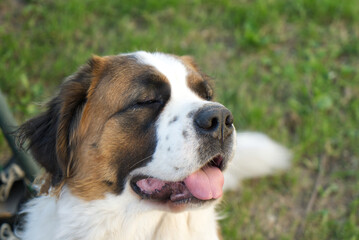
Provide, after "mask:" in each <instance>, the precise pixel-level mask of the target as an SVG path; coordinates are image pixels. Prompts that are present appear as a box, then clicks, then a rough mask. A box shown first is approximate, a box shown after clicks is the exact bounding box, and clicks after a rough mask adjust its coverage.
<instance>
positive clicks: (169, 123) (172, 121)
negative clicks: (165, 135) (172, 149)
mask: <svg viewBox="0 0 359 240" xmlns="http://www.w3.org/2000/svg"><path fill="white" fill-rule="evenodd" d="M177 120H178V116H174V117H173V118H172V120H171V121H169V122H168V125H171V124H172V123H174V122H176V121H177Z"/></svg>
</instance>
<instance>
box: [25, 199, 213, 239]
mask: <svg viewBox="0 0 359 240" xmlns="http://www.w3.org/2000/svg"><path fill="white" fill-rule="evenodd" d="M127 200H128V199H126V197H123V198H118V197H117V198H112V197H110V198H106V199H103V200H98V201H94V202H82V201H81V200H79V199H77V198H75V197H73V196H70V194H69V195H67V194H66V193H65V194H63V195H62V196H61V199H58V200H56V199H55V198H53V197H50V196H44V197H41V198H37V199H34V200H33V201H31V202H30V205H29V206H30V207H29V208H28V210H29V211H28V216H27V222H28V226H27V229H26V231H25V232H24V233H23V236H22V239H24V240H26V239H32V240H34V239H38V240H45V239H46V240H48V239H49V236H53V238H51V239H59V240H60V239H61V240H63V239H68V240H72V239H73V240H75V239H76V240H82V239H86V240H101V239H106V240H111V239H113V240H115V239H138V240H142V239H166V240H171V239H173V240H175V239H209V240H210V239H218V235H217V223H216V215H215V211H214V207H211V208H206V209H201V210H195V211H186V212H181V213H168V212H163V211H153V210H152V211H151V210H150V209H140V208H138V206H139V205H138V204H135V203H130V202H128V201H127ZM39 215H40V216H41V218H39ZM45 219H46V221H45ZM204 226H205V227H204Z"/></svg>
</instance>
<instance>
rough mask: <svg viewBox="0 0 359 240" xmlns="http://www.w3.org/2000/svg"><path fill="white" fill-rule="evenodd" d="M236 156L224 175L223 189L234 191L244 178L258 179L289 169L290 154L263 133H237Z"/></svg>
mask: <svg viewBox="0 0 359 240" xmlns="http://www.w3.org/2000/svg"><path fill="white" fill-rule="evenodd" d="M235 152H236V154H235V156H234V158H233V160H232V162H231V163H230V164H229V166H228V169H227V170H226V171H225V173H224V179H225V181H224V189H225V190H234V189H236V188H237V187H238V184H240V181H241V180H243V179H246V178H253V177H260V176H265V175H269V174H273V173H275V172H277V171H281V170H286V169H288V168H289V167H290V159H291V157H292V154H291V152H290V151H289V150H288V149H286V148H285V147H283V146H282V145H280V144H278V143H277V142H275V141H273V140H272V139H270V138H269V137H268V136H266V135H264V134H263V133H257V132H243V133H237V146H236V151H235Z"/></svg>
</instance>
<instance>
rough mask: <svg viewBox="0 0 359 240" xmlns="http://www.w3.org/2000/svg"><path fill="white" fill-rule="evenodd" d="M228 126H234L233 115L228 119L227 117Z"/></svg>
mask: <svg viewBox="0 0 359 240" xmlns="http://www.w3.org/2000/svg"><path fill="white" fill-rule="evenodd" d="M225 123H226V125H227V127H232V124H233V116H232V114H229V115H228V116H227V117H226V122H225Z"/></svg>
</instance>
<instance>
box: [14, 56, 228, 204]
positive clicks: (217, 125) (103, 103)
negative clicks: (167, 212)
mask: <svg viewBox="0 0 359 240" xmlns="http://www.w3.org/2000/svg"><path fill="white" fill-rule="evenodd" d="M212 96H213V89H212V87H211V84H210V81H209V79H208V77H207V76H206V75H204V74H203V73H202V72H201V71H200V70H199V69H198V67H197V66H196V64H195V63H194V62H193V60H192V58H190V57H177V56H173V55H167V54H162V53H152V54H151V53H146V52H135V53H132V54H123V55H117V56H107V57H97V56H95V57H93V58H92V59H91V60H90V61H89V63H88V64H86V65H85V66H83V67H81V68H80V69H79V71H78V72H77V73H75V74H73V75H72V76H70V77H68V79H67V80H66V81H65V82H64V83H63V85H62V86H61V88H60V91H59V93H58V95H57V96H56V97H55V98H53V99H52V100H51V101H50V102H49V104H48V110H47V111H46V112H45V113H43V114H42V115H40V116H38V117H36V118H34V119H31V120H29V121H28V122H26V123H25V124H24V125H22V126H21V128H20V129H19V132H20V136H21V138H22V140H26V139H28V140H29V148H30V149H31V152H32V154H33V155H34V157H35V159H36V160H37V161H38V162H39V163H40V164H41V165H42V166H43V167H44V168H45V169H46V170H47V172H49V173H50V174H51V176H52V178H51V185H52V187H53V188H57V187H59V186H63V185H64V184H65V185H66V186H67V187H68V188H69V189H70V190H71V192H72V193H73V194H74V195H76V196H78V197H81V198H83V199H85V200H94V199H100V198H103V197H104V196H105V194H106V193H112V194H115V195H122V194H124V192H126V193H129V194H131V196H133V197H135V198H137V199H144V200H145V201H141V202H143V203H144V204H147V203H149V204H155V205H161V206H167V207H168V206H169V207H170V209H173V208H178V206H185V207H187V206H199V205H202V204H203V203H206V202H213V200H215V199H218V198H220V197H221V195H222V186H223V174H222V170H224V169H225V167H226V165H227V162H228V161H229V160H230V159H231V156H232V155H233V148H234V142H235V139H234V138H235V134H234V127H233V119H232V115H231V113H230V111H229V110H228V109H226V108H225V107H224V106H222V105H221V104H219V103H216V102H213V101H212Z"/></svg>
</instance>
